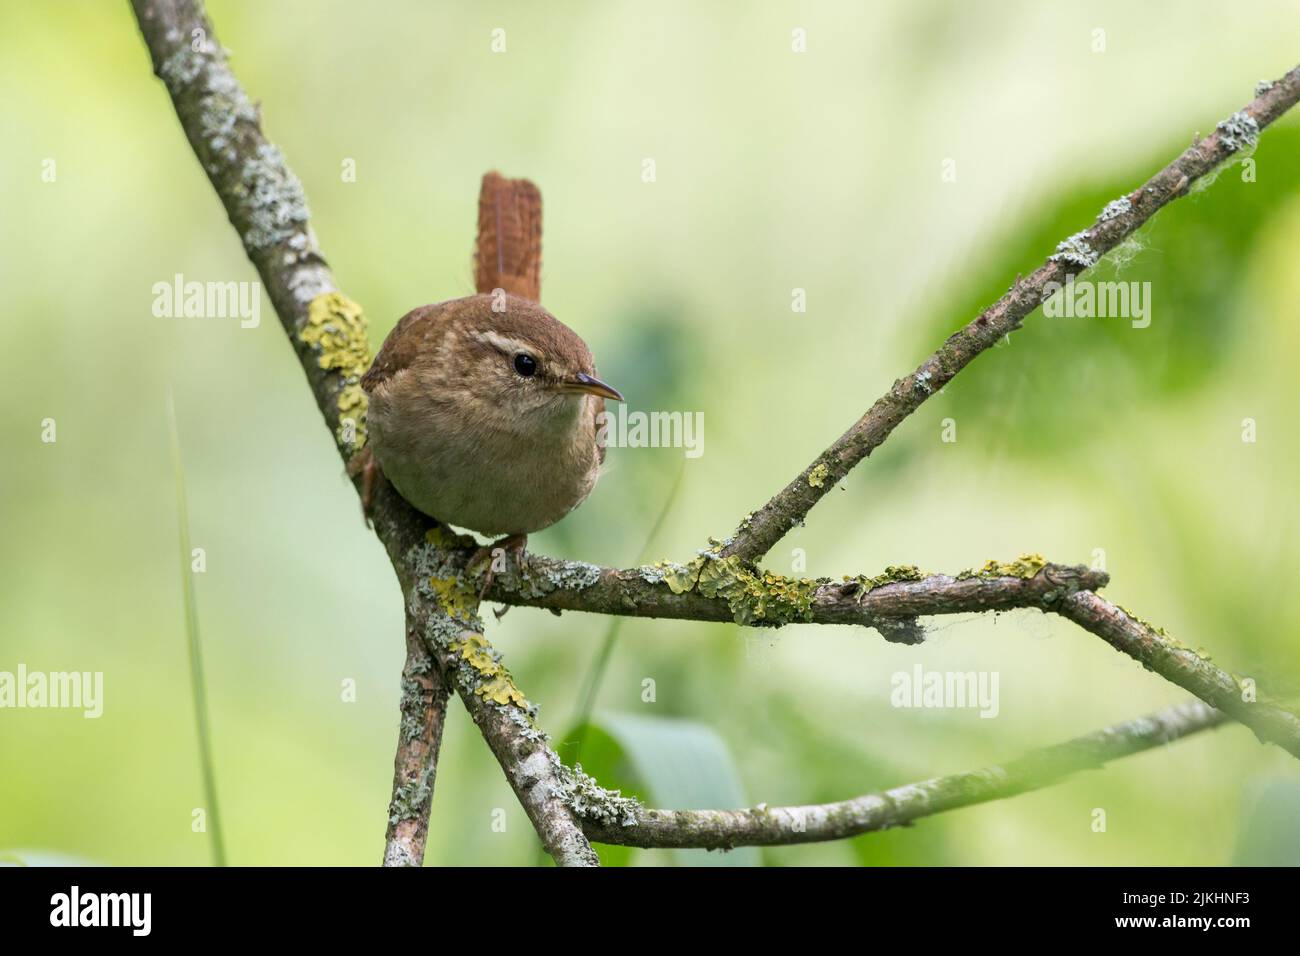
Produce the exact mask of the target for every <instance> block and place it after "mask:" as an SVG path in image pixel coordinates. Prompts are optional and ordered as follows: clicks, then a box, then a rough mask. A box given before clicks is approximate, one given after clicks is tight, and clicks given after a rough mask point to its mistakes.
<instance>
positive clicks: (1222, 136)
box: [722, 66, 1300, 561]
mask: <svg viewBox="0 0 1300 956" xmlns="http://www.w3.org/2000/svg"><path fill="white" fill-rule="evenodd" d="M1261 89H1262V92H1260V94H1259V95H1258V96H1256V97H1255V99H1254V100H1252V101H1251V102H1250V103H1248V104H1247V105H1246V106H1245V107H1244V108H1243V109H1242V110H1241V111H1240V112H1238V113H1234V114H1233V115H1232V116H1231V117H1229V118H1228V119H1227V120H1224V121H1223V122H1222V123H1220V124H1219V126H1218V128H1217V129H1215V131H1214V132H1213V133H1211V134H1210V135H1209V136H1206V137H1204V138H1203V139H1200V140H1198V141H1196V142H1194V143H1193V144H1192V145H1191V146H1189V147H1188V148H1187V149H1186V150H1185V151H1184V152H1183V154H1182V155H1181V156H1179V157H1178V158H1177V159H1175V160H1174V161H1173V162H1172V163H1170V164H1169V165H1168V166H1166V167H1165V168H1164V169H1162V170H1160V172H1158V173H1156V174H1155V175H1154V176H1152V177H1151V179H1149V180H1148V181H1147V182H1146V183H1145V184H1144V185H1142V186H1140V187H1139V188H1137V189H1135V190H1134V191H1133V192H1131V193H1129V194H1128V195H1127V196H1124V197H1122V198H1121V199H1120V200H1117V201H1116V202H1115V203H1111V204H1110V205H1108V206H1107V207H1106V209H1104V210H1102V212H1101V213H1099V214H1098V217H1097V220H1096V222H1094V223H1093V224H1092V225H1091V226H1089V227H1088V228H1087V229H1085V230H1083V231H1082V232H1078V233H1075V234H1074V235H1073V236H1070V237H1069V238H1068V239H1066V240H1064V241H1063V242H1061V243H1060V244H1059V245H1058V246H1057V251H1056V252H1055V253H1053V254H1052V255H1051V256H1049V257H1048V258H1047V260H1046V262H1044V264H1043V265H1042V266H1040V267H1039V268H1038V269H1037V270H1036V271H1035V272H1033V273H1032V274H1031V275H1030V276H1029V277H1028V278H1023V279H1022V278H1017V279H1016V281H1015V282H1014V283H1013V284H1012V286H1011V288H1010V289H1009V290H1008V291H1007V293H1006V295H1004V296H1003V297H1002V298H1000V299H999V300H998V301H997V302H995V303H993V305H991V306H989V307H988V308H987V309H985V310H984V311H983V312H982V313H980V315H979V316H977V317H976V318H975V319H974V320H972V321H971V322H970V324H968V325H966V326H965V327H964V328H961V329H959V330H957V331H956V332H954V333H953V334H952V335H951V336H950V337H949V338H948V341H946V342H944V344H943V345H942V346H940V348H939V349H938V351H936V352H935V353H934V354H933V355H931V356H930V357H929V358H928V359H926V360H925V361H924V362H922V363H921V365H920V366H919V367H918V368H917V369H916V371H914V372H913V373H912V374H911V375H908V376H906V377H904V378H901V379H899V380H898V381H896V382H895V383H894V384H893V385H892V386H891V387H890V389H889V391H888V392H886V393H885V394H884V395H882V396H881V397H880V398H879V399H877V400H876V403H875V404H874V405H872V406H871V408H870V409H869V410H868V411H867V413H866V414H865V415H863V416H862V417H861V418H860V419H858V421H857V422H856V423H855V424H854V425H853V427H852V428H850V429H849V430H848V431H847V432H845V433H844V434H843V435H841V436H840V437H839V438H838V439H836V441H835V442H834V444H832V445H831V446H830V447H829V448H827V449H826V450H825V451H824V452H822V453H821V454H820V455H818V456H817V458H816V459H815V460H814V461H813V462H812V463H811V464H810V465H809V466H808V467H807V468H805V469H804V470H803V471H802V472H800V473H799V475H798V477H796V478H795V479H794V480H793V481H791V482H790V483H789V484H788V485H786V486H785V488H783V489H782V490H781V491H780V492H778V493H777V494H776V496H775V497H773V498H772V499H771V500H770V501H769V502H768V503H767V504H765V505H763V507H761V508H760V509H758V511H755V512H752V513H751V514H749V515H746V516H745V518H744V520H743V521H742V522H741V524H740V527H739V528H737V529H736V531H735V533H734V534H733V535H732V536H731V538H730V539H729V540H728V541H727V542H725V544H724V547H723V549H722V556H723V557H730V556H731V555H736V556H739V557H740V558H742V559H744V560H746V561H757V560H758V559H759V558H761V557H763V555H765V554H767V552H768V551H770V550H771V549H772V546H773V545H775V544H776V543H777V542H778V541H780V540H781V538H783V537H784V536H785V534H786V533H787V532H788V531H789V530H790V529H791V528H793V527H794V526H795V525H797V524H799V523H800V522H802V521H803V519H804V517H805V516H806V515H807V514H808V512H809V511H810V510H811V509H812V507H813V505H815V504H817V502H818V501H820V500H821V499H822V496H823V495H825V494H826V493H827V492H828V491H830V490H831V489H832V488H834V487H835V485H836V484H838V483H839V482H840V481H841V480H843V479H844V477H845V476H846V475H847V474H848V473H849V472H850V471H851V470H852V469H853V468H854V467H855V466H856V465H857V464H858V463H859V462H861V461H862V460H863V459H864V458H866V457H867V456H868V455H870V454H871V452H872V451H874V450H875V449H876V448H877V447H879V446H880V444H881V443H882V442H883V441H884V440H885V439H886V438H888V437H889V435H890V433H891V432H892V431H893V430H894V429H895V428H896V427H898V425H899V424H900V423H901V422H902V421H903V419H905V418H907V416H908V415H910V414H912V412H914V411H916V410H917V409H918V408H920V407H921V404H922V403H923V402H924V401H925V400H926V399H927V398H929V397H930V396H931V395H933V394H934V393H935V392H937V391H938V390H939V389H941V388H943V387H944V386H945V385H947V384H948V382H950V381H951V380H952V378H953V377H954V376H955V375H956V374H957V373H958V372H960V371H961V370H962V369H963V368H965V367H966V366H967V365H968V364H970V362H971V361H972V360H974V359H975V358H976V356H978V355H980V354H981V353H983V352H984V351H985V350H986V349H988V348H989V347H990V346H992V345H993V344H995V343H996V342H997V341H998V340H1000V339H1001V338H1002V337H1003V336H1004V335H1008V334H1010V333H1011V332H1014V331H1015V330H1016V329H1018V328H1020V325H1021V323H1022V322H1023V321H1024V319H1025V318H1026V317H1027V316H1028V315H1029V314H1030V313H1031V312H1033V311H1034V310H1035V309H1037V308H1038V306H1039V305H1040V304H1041V303H1042V302H1043V301H1045V300H1046V299H1047V298H1050V295H1049V294H1048V291H1047V287H1048V286H1049V284H1051V283H1062V284H1063V283H1064V282H1065V280H1066V277H1067V276H1072V275H1079V274H1081V273H1083V272H1085V271H1087V269H1089V268H1090V267H1092V266H1093V265H1095V264H1096V263H1097V261H1098V260H1099V259H1100V258H1101V257H1102V256H1104V255H1105V254H1106V253H1108V252H1110V250H1112V249H1114V248H1115V247H1116V246H1117V245H1119V244H1120V243H1121V242H1123V241H1124V240H1125V239H1127V238H1128V237H1129V236H1131V235H1132V234H1133V233H1134V232H1136V231H1137V229H1138V228H1139V227H1140V226H1141V225H1142V224H1143V223H1145V222H1146V221H1147V220H1148V219H1150V218H1151V217H1152V216H1153V215H1155V214H1156V213H1157V212H1158V211H1159V210H1160V209H1161V208H1162V207H1164V206H1165V205H1166V204H1168V203H1170V202H1172V201H1173V200H1175V199H1177V198H1179V197H1180V196H1185V195H1187V193H1188V191H1189V190H1190V189H1191V185H1192V183H1194V182H1195V181H1196V180H1198V179H1200V178H1201V177H1202V176H1204V175H1206V174H1207V173H1209V172H1211V171H1212V170H1213V169H1214V168H1215V167H1216V166H1218V165H1219V164H1220V163H1222V162H1223V161H1225V160H1227V159H1229V158H1231V157H1232V156H1233V154H1235V153H1237V152H1238V151H1240V150H1242V149H1244V148H1247V147H1250V146H1253V145H1254V144H1255V139H1256V137H1257V136H1258V135H1259V132H1260V131H1261V130H1263V129H1264V127H1266V126H1268V125H1269V124H1270V123H1272V122H1273V121H1274V120H1276V119H1277V118H1278V117H1279V116H1281V115H1282V114H1283V113H1285V112H1286V111H1287V110H1289V109H1290V108H1291V107H1292V106H1294V105H1295V103H1296V101H1297V100H1300V66H1297V67H1296V68H1295V69H1293V70H1291V72H1289V73H1287V74H1286V75H1285V76H1284V77H1282V78H1281V79H1280V80H1277V81H1276V82H1274V83H1271V84H1267V85H1262V86H1261Z"/></svg>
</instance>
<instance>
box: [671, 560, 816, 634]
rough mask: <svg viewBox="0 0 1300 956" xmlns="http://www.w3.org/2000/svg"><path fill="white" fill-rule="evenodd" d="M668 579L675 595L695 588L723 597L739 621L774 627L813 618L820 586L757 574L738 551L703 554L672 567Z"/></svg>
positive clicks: (806, 581) (734, 618)
mask: <svg viewBox="0 0 1300 956" xmlns="http://www.w3.org/2000/svg"><path fill="white" fill-rule="evenodd" d="M664 582H665V583H666V584H667V585H668V588H669V590H671V591H673V592H674V593H675V594H681V593H683V592H685V591H689V590H691V589H692V588H694V589H696V590H698V591H699V592H700V593H701V594H703V595H704V596H705V597H710V598H722V599H723V600H725V601H726V602H727V607H728V608H730V609H731V616H732V620H734V621H735V622H736V623H737V624H765V625H774V626H780V625H782V624H788V623H791V622H792V621H807V620H811V619H812V600H813V597H814V596H815V595H816V593H817V586H818V582H816V581H811V580H808V579H807V578H789V577H786V576H784V575H781V574H774V573H772V572H771V571H763V572H761V573H755V572H754V571H753V570H752V569H751V568H750V567H749V566H748V565H746V564H745V562H744V561H742V560H741V558H740V556H739V555H734V554H733V555H732V556H731V557H729V558H716V557H713V556H711V555H710V556H705V555H701V556H700V557H698V558H696V559H695V560H694V561H692V562H691V563H690V564H688V565H685V566H680V565H678V566H669V567H668V568H666V570H665V573H664Z"/></svg>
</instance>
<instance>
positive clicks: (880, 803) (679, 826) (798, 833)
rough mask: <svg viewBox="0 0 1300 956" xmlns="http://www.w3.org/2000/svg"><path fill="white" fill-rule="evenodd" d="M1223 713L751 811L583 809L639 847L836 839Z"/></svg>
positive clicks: (1075, 768)
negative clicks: (833, 798) (824, 799)
mask: <svg viewBox="0 0 1300 956" xmlns="http://www.w3.org/2000/svg"><path fill="white" fill-rule="evenodd" d="M1225 719H1226V718H1225V717H1224V715H1223V714H1220V713H1219V712H1218V711H1216V710H1214V709H1213V708H1212V707H1209V706H1207V705H1206V704H1204V703H1202V702H1201V701H1189V702H1187V703H1184V704H1180V705H1178V706H1176V707H1170V708H1168V709H1166V710H1162V711H1159V712H1157V713H1154V714H1151V715H1150V716H1147V717H1140V718H1137V719H1135V720H1129V721H1125V722H1124V723H1122V724H1116V725H1115V726H1113V727H1107V728H1105V729H1104V730H1099V731H1096V732H1095V733H1091V734H1087V735H1085V736H1083V737H1078V738H1075V739H1074V740H1071V741H1068V742H1066V743H1063V744H1057V745H1055V746H1052V747H1046V748H1044V749H1042V750H1036V751H1033V752H1032V753H1029V754H1026V755H1025V756H1023V757H1020V758H1019V759H1017V760H1013V761H1011V762H1009V763H1005V764H1001V765H999V766H993V767H985V768H984V769H983V770H974V771H969V772H967V773H958V774H953V775H951V776H947V777H935V778H933V779H930V780H922V781H921V782H919V783H912V784H908V785H906V786H903V787H895V788H893V789H892V790H884V791H881V792H880V793H869V794H866V795H864V796H861V797H855V798H853V799H852V800H843V801H840V802H838V803H825V804H815V805H810V806H795V807H769V806H766V805H763V804H759V805H758V806H757V807H753V808H751V809H748V810H649V809H646V808H644V807H639V806H637V807H633V808H631V809H630V810H626V811H625V812H624V813H622V814H620V815H619V816H618V817H617V818H613V817H611V815H610V814H609V813H608V812H601V813H599V814H594V813H588V814H585V815H584V819H583V827H584V828H585V830H586V832H587V836H588V837H590V838H591V839H592V840H595V841H596V842H598V843H617V844H621V845H624V846H636V847H682V848H685V847H702V848H705V849H712V850H722V849H730V848H731V847H737V846H782V845H788V844H794V843H816V842H819V841H822V840H839V839H843V838H845V837H853V836H858V835H859V834H862V833H871V832H873V831H876V830H886V829H889V828H890V827H897V826H904V825H906V824H909V823H911V822H913V821H915V820H918V819H920V818H922V817H928V816H933V815H934V814H936V813H943V812H944V811H947V810H956V809H958V808H960V807H968V806H971V805H973V804H977V803H987V802H989V801H991V800H1001V799H1004V798H1006V797H1013V796H1016V795H1017V794H1021V793H1025V792H1026V791H1029V790H1037V789H1040V788H1042V787H1046V786H1049V785H1051V784H1054V783H1059V782H1060V781H1061V780H1063V779H1065V778H1066V777H1068V776H1070V775H1071V774H1074V773H1077V772H1079V771H1081V770H1091V769H1096V768H1099V767H1101V766H1103V765H1104V764H1105V763H1107V762H1108V761H1111V760H1115V759H1117V758H1119V757H1126V756H1128V755H1130V754H1135V753H1139V752H1141V751H1143V750H1149V749H1151V748H1152V747H1158V746H1160V745H1161V744H1166V743H1170V742H1171V741H1174V740H1177V739H1179V738H1181V737H1186V736H1187V735H1188V734H1193V733H1196V732H1197V731H1201V730H1205V729H1206V728H1209V727H1215V726H1218V725H1219V724H1221V723H1223V722H1224V720H1225ZM597 806H598V807H599V806H600V805H599V804H597Z"/></svg>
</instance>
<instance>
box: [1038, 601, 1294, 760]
mask: <svg viewBox="0 0 1300 956" xmlns="http://www.w3.org/2000/svg"><path fill="white" fill-rule="evenodd" d="M1054 610H1055V611H1056V613H1058V614H1060V615H1062V616H1063V617H1066V618H1069V619H1070V620H1071V621H1074V622H1075V623H1076V624H1078V625H1079V626H1080V627H1082V628H1084V629H1085V630H1088V631H1091V632H1092V633H1093V634H1096V635H1097V636H1098V637H1100V638H1101V639H1102V640H1104V641H1105V642H1106V643H1107V644H1109V645H1110V646H1111V647H1113V648H1115V649H1116V650H1117V651H1120V652H1121V653H1124V654H1127V655H1128V656H1129V657H1132V658H1133V659H1134V660H1137V661H1140V662H1141V663H1142V665H1143V666H1144V667H1146V668H1147V669H1148V670H1152V671H1155V672H1156V673H1157V674H1159V675H1160V676H1161V677H1164V678H1165V679H1166V680H1169V681H1172V682H1173V683H1175V684H1177V685H1178V686H1179V687H1182V688H1184V689H1186V690H1189V691H1191V692H1192V693H1193V694H1195V695H1196V696H1197V697H1199V698H1200V699H1201V700H1203V701H1205V702H1206V703H1208V704H1211V705H1213V706H1214V707H1217V708H1218V709H1219V710H1221V711H1223V712H1224V713H1225V714H1227V715H1228V716H1229V717H1232V718H1233V719H1234V720H1236V721H1238V722H1240V723H1242V724H1245V725H1246V726H1247V727H1249V728H1250V729H1251V730H1253V731H1254V732H1255V736H1257V737H1258V738H1259V739H1260V740H1263V741H1268V742H1271V743H1275V744H1277V745H1278V746H1280V747H1282V748H1283V749H1284V750H1286V751H1288V752H1289V753H1291V754H1292V755H1293V756H1296V757H1300V716H1297V715H1296V714H1295V713H1294V711H1292V710H1290V709H1288V708H1286V707H1282V706H1280V705H1279V704H1277V703H1275V702H1273V701H1271V700H1269V699H1268V698H1267V696H1266V695H1265V694H1263V693H1262V692H1261V690H1260V688H1259V687H1258V686H1257V685H1258V681H1256V680H1255V679H1253V678H1248V677H1239V676H1237V675H1234V674H1229V673H1228V672H1227V671H1225V670H1223V669H1222V668H1221V667H1218V666H1217V665H1215V664H1214V663H1213V662H1212V661H1211V660H1210V658H1209V655H1207V654H1205V653H1203V652H1201V651H1195V650H1192V649H1191V648H1190V647H1186V646H1184V645H1183V644H1181V643H1179V642H1178V641H1177V640H1175V639H1174V638H1172V637H1170V636H1169V635H1167V634H1166V633H1165V632H1164V631H1163V630H1161V629H1160V628H1157V627H1155V626H1153V625H1151V624H1148V623H1147V622H1146V621H1143V620H1142V619H1141V618H1139V617H1137V616H1136V615H1134V614H1133V613H1132V612H1130V611H1127V610H1125V609H1124V608H1121V607H1119V606H1118V605H1115V604H1111V603H1110V602H1109V601H1107V600H1106V599H1105V598H1102V597H1099V596H1098V595H1096V594H1093V593H1092V592H1091V591H1077V592H1075V593H1073V594H1069V595H1066V596H1065V597H1064V598H1063V599H1062V600H1061V601H1060V602H1059V603H1058V604H1057V605H1056V606H1055V608H1054Z"/></svg>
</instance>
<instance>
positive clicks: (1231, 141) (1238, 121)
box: [1217, 112, 1259, 153]
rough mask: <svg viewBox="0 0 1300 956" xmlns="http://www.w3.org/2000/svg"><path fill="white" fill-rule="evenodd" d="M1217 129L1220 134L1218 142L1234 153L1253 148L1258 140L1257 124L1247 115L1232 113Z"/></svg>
mask: <svg viewBox="0 0 1300 956" xmlns="http://www.w3.org/2000/svg"><path fill="white" fill-rule="evenodd" d="M1217 129H1218V130H1219V132H1220V133H1221V134H1222V135H1221V136H1220V137H1219V141H1220V142H1222V143H1223V145H1224V146H1226V147H1228V149H1230V150H1232V151H1233V152H1234V153H1235V152H1237V151H1238V150H1242V149H1248V148H1249V147H1251V146H1254V145H1255V143H1256V142H1258V140H1259V124H1258V123H1256V122H1255V117H1253V116H1251V115H1250V114H1249V113H1242V112H1237V113H1233V114H1232V115H1231V116H1229V117H1228V118H1227V119H1226V120H1223V121H1221V122H1220V123H1219V125H1218V127H1217Z"/></svg>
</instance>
